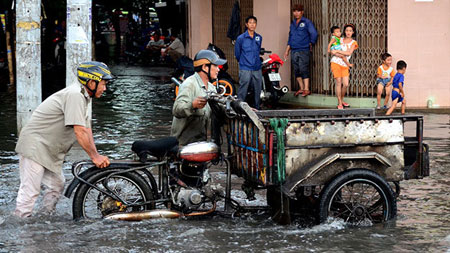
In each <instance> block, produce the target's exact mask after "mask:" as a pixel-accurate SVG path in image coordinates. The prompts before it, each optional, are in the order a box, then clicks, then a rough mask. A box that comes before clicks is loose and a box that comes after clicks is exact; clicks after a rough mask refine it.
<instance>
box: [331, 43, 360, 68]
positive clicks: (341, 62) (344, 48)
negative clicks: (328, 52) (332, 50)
mask: <svg viewBox="0 0 450 253" xmlns="http://www.w3.org/2000/svg"><path fill="white" fill-rule="evenodd" d="M353 44H354V45H355V49H357V48H358V42H356V40H352V41H350V43H345V42H344V38H341V47H342V51H347V50H349V49H350V48H351V47H352V45H353ZM350 57H351V55H349V56H347V61H350ZM330 62H334V63H337V64H339V65H341V66H344V67H348V66H347V64H345V62H344V60H342V58H341V57H337V56H334V55H333V57H331V61H330Z"/></svg>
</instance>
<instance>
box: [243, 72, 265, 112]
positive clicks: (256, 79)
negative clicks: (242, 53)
mask: <svg viewBox="0 0 450 253" xmlns="http://www.w3.org/2000/svg"><path fill="white" fill-rule="evenodd" d="M261 86H262V72H261V70H255V71H252V70H239V90H238V99H240V100H242V101H245V100H246V98H247V92H248V88H249V87H253V91H254V98H253V102H254V107H255V109H259V104H260V103H261Z"/></svg>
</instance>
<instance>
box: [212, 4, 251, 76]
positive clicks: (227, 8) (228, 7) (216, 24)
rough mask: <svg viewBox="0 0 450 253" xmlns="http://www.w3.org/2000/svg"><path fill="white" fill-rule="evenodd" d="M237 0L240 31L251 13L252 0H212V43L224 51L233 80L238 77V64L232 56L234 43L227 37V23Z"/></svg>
mask: <svg viewBox="0 0 450 253" xmlns="http://www.w3.org/2000/svg"><path fill="white" fill-rule="evenodd" d="M236 1H238V2H239V3H240V5H239V6H240V9H241V32H243V31H244V29H245V18H246V17H248V16H250V15H252V14H253V0H213V1H212V9H213V10H212V15H213V17H212V19H213V43H214V44H215V45H216V46H218V47H219V48H220V49H222V51H223V52H224V53H225V56H226V57H227V60H228V73H229V74H230V75H231V76H232V77H233V79H234V80H238V79H239V64H238V62H237V61H236V59H235V58H234V45H233V44H231V40H230V39H229V38H228V37H227V31H228V23H229V22H230V17H231V11H232V9H233V5H234V3H235V2H236Z"/></svg>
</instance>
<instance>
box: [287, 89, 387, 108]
mask: <svg viewBox="0 0 450 253" xmlns="http://www.w3.org/2000/svg"><path fill="white" fill-rule="evenodd" d="M345 102H347V103H349V104H350V107H351V108H375V107H376V106H377V99H376V98H358V97H346V98H345ZM382 102H384V99H382ZM280 103H281V104H287V105H292V106H299V107H307V108H336V107H337V98H336V97H335V96H331V95H320V94H311V95H309V96H306V97H302V96H301V95H299V96H297V97H295V96H294V92H288V93H287V94H286V95H284V96H283V97H282V98H281V100H280Z"/></svg>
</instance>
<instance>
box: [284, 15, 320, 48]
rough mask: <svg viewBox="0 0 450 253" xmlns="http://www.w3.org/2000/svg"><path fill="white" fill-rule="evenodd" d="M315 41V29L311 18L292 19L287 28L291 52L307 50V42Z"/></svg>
mask: <svg viewBox="0 0 450 253" xmlns="http://www.w3.org/2000/svg"><path fill="white" fill-rule="evenodd" d="M316 41H317V30H316V28H315V27H314V25H313V23H312V22H311V20H309V19H307V18H305V17H302V18H301V19H300V22H298V24H297V22H296V21H295V19H294V20H293V21H292V23H291V26H290V28H289V40H288V45H289V46H290V47H291V51H292V52H299V51H309V44H310V43H311V44H315V43H316Z"/></svg>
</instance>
